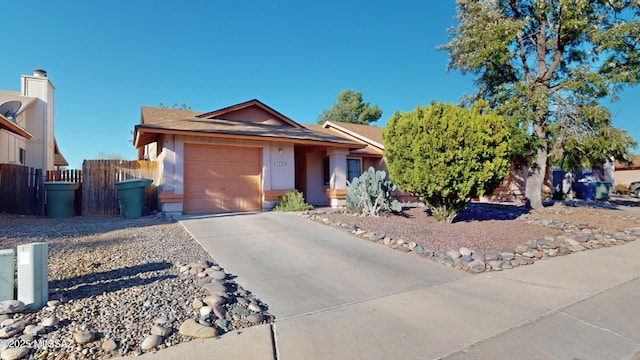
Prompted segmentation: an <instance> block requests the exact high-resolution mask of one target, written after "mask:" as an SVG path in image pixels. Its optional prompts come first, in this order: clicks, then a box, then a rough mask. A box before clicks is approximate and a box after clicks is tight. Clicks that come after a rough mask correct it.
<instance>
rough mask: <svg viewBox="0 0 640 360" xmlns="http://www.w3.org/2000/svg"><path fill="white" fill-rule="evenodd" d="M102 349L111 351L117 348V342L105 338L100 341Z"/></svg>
mask: <svg viewBox="0 0 640 360" xmlns="http://www.w3.org/2000/svg"><path fill="white" fill-rule="evenodd" d="M101 347H102V350H104V351H113V350H115V349H117V348H118V344H116V342H115V341H114V340H113V339H107V340H105V341H104V342H103V343H102V346H101Z"/></svg>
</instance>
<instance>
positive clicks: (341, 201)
mask: <svg viewBox="0 0 640 360" xmlns="http://www.w3.org/2000/svg"><path fill="white" fill-rule="evenodd" d="M347 154H349V149H345V148H328V149H327V155H328V156H329V169H330V170H331V179H330V180H329V190H328V191H327V198H329V203H330V204H331V207H338V206H344V205H346V201H345V198H346V195H347Z"/></svg>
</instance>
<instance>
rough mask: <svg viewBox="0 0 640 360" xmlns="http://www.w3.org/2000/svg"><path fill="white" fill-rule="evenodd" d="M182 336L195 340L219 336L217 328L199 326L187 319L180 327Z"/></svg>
mask: <svg viewBox="0 0 640 360" xmlns="http://www.w3.org/2000/svg"><path fill="white" fill-rule="evenodd" d="M179 332H180V334H182V335H184V336H190V337H195V338H212V337H216V336H218V331H217V330H216V328H213V327H208V326H204V325H200V324H198V323H197V322H196V321H195V320H193V319H187V320H186V321H185V322H183V323H182V325H180V329H179Z"/></svg>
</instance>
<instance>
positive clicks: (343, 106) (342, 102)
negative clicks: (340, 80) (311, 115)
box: [318, 89, 382, 125]
mask: <svg viewBox="0 0 640 360" xmlns="http://www.w3.org/2000/svg"><path fill="white" fill-rule="evenodd" d="M337 99H338V102H337V103H336V104H333V106H332V107H331V109H328V110H327V109H325V110H323V111H322V114H320V116H318V124H324V123H325V122H326V121H340V122H347V123H353V124H363V125H369V124H370V123H372V122H375V121H378V119H380V117H381V116H382V110H381V109H380V108H378V105H373V106H371V105H370V104H369V103H368V102H364V101H363V99H362V93H361V92H360V91H358V92H355V91H353V90H350V89H346V90H343V91H342V92H341V93H340V94H338V96H337Z"/></svg>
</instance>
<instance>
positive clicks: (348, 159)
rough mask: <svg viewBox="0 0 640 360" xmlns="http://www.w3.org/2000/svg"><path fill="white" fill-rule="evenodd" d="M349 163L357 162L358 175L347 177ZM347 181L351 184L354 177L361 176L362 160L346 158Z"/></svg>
mask: <svg viewBox="0 0 640 360" xmlns="http://www.w3.org/2000/svg"><path fill="white" fill-rule="evenodd" d="M349 161H357V162H358V175H356V176H349ZM346 165H347V169H346V170H347V174H346V175H347V181H348V182H351V181H352V180H353V178H354V177H360V175H362V158H359V157H348V158H347V164H346Z"/></svg>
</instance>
